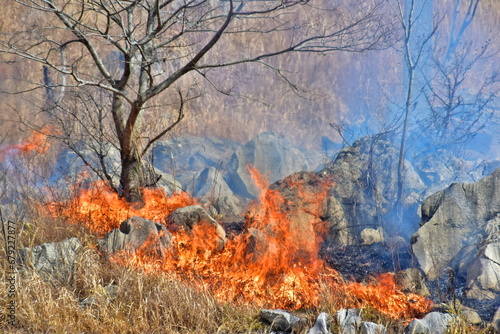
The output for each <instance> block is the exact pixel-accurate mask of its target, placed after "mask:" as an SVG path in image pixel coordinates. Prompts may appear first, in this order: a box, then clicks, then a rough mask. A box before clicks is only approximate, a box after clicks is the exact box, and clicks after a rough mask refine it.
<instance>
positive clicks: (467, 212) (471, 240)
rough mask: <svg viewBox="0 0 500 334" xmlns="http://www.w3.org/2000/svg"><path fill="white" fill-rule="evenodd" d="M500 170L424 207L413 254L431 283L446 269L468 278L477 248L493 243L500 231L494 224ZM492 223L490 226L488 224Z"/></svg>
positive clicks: (454, 188) (459, 186)
mask: <svg viewBox="0 0 500 334" xmlns="http://www.w3.org/2000/svg"><path fill="white" fill-rule="evenodd" d="M498 189H500V169H497V170H496V171H495V172H494V173H493V174H491V175H490V176H488V177H486V178H484V179H482V180H480V181H478V182H476V183H468V184H457V183H455V184H452V185H451V186H449V187H448V188H446V189H445V190H442V191H439V192H437V193H435V194H433V195H431V196H429V197H428V198H427V199H426V200H425V201H424V203H423V204H422V208H421V210H422V222H421V225H422V226H421V227H420V229H419V230H418V231H417V232H416V233H415V234H414V235H413V237H412V241H411V243H412V250H413V252H414V254H415V257H416V258H417V260H418V263H419V265H420V268H421V269H422V271H423V272H424V274H425V275H427V276H428V278H430V279H436V278H437V277H438V276H439V275H440V273H441V272H442V271H443V269H445V268H447V267H452V268H453V267H457V268H456V269H457V270H455V271H457V272H458V273H459V274H464V275H465V274H466V272H467V270H468V268H469V266H470V265H471V263H472V261H473V260H474V258H477V257H476V256H475V255H476V253H477V246H476V245H480V244H482V243H484V242H485V241H486V242H490V240H492V238H493V237H495V236H494V235H493V234H495V233H496V232H495V231H498V226H497V225H495V224H496V221H493V222H491V220H492V219H493V218H494V217H496V215H497V213H498V212H500V191H498ZM488 222H490V223H488Z"/></svg>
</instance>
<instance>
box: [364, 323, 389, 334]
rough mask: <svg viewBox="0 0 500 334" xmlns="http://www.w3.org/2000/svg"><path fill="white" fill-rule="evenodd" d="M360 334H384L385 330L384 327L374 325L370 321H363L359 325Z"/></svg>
mask: <svg viewBox="0 0 500 334" xmlns="http://www.w3.org/2000/svg"><path fill="white" fill-rule="evenodd" d="M361 333H362V334H386V333H387V329H386V328H385V326H384V325H381V324H376V323H374V322H370V321H363V322H362V323H361Z"/></svg>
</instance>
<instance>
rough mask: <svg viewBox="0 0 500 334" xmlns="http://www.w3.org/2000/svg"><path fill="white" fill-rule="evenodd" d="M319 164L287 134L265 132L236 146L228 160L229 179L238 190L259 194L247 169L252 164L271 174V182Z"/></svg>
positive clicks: (232, 186) (246, 193) (268, 174)
mask: <svg viewBox="0 0 500 334" xmlns="http://www.w3.org/2000/svg"><path fill="white" fill-rule="evenodd" d="M313 160H314V159H313ZM318 164H319V163H318ZM318 164H315V163H314V162H312V161H311V159H308V158H307V157H306V154H305V153H304V152H303V151H302V150H300V149H299V148H297V147H294V146H293V145H292V144H291V143H290V142H289V141H288V140H287V139H285V138H284V137H280V136H278V135H277V134H276V133H274V132H266V133H261V134H260V135H258V136H257V137H255V138H254V139H253V140H251V141H249V142H248V143H246V144H245V145H243V146H241V147H239V148H237V149H236V151H235V153H234V155H233V157H232V158H231V161H230V163H229V164H228V171H229V173H228V175H227V178H226V180H227V183H228V185H229V186H230V187H231V189H232V190H233V191H234V192H235V194H237V195H239V196H243V197H247V198H255V197H257V196H258V195H259V189H258V188H257V187H256V186H255V183H254V181H253V179H252V177H251V175H250V172H249V171H248V166H249V165H251V166H253V167H254V168H256V169H257V170H258V171H259V172H260V174H261V175H263V176H265V177H268V179H269V183H273V182H276V181H278V180H281V179H283V178H284V177H286V176H288V175H290V174H293V173H296V172H299V171H310V170H314V169H315V168H316V167H317V165H318Z"/></svg>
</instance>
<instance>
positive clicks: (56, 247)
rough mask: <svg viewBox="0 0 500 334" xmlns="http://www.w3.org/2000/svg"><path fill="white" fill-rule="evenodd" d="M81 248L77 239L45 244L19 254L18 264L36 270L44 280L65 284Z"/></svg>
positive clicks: (23, 250)
mask: <svg viewBox="0 0 500 334" xmlns="http://www.w3.org/2000/svg"><path fill="white" fill-rule="evenodd" d="M82 250H83V246H82V244H81V243H80V241H79V240H78V238H71V239H66V240H63V241H60V242H51V243H46V244H43V245H40V246H35V247H33V248H24V249H22V250H20V252H19V258H18V262H19V263H20V264H21V265H22V266H24V267H27V268H30V267H31V268H34V269H36V270H37V271H38V272H39V273H40V275H41V276H42V277H44V278H45V279H54V280H56V281H59V282H60V283H63V284H64V283H67V282H68V281H69V280H70V278H71V276H72V274H73V270H74V266H75V263H76V262H77V261H78V257H79V256H80V252H81V251H82Z"/></svg>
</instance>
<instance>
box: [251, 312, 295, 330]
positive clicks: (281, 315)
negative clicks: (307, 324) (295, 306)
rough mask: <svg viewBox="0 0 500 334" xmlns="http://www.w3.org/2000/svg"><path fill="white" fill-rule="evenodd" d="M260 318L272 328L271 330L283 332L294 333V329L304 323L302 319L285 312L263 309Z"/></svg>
mask: <svg viewBox="0 0 500 334" xmlns="http://www.w3.org/2000/svg"><path fill="white" fill-rule="evenodd" d="M260 317H261V318H262V320H264V322H265V323H267V324H268V325H269V327H271V330H274V331H281V332H292V330H293V329H294V327H296V326H297V325H298V324H299V323H300V322H301V321H302V320H301V318H299V317H296V316H294V315H293V314H291V313H290V312H287V311H284V310H267V309H262V310H261V311H260Z"/></svg>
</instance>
